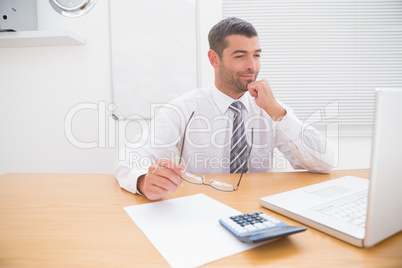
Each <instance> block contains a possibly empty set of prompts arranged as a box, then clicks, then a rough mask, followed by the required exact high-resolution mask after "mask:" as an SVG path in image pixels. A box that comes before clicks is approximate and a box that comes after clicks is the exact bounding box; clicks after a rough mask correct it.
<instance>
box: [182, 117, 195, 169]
mask: <svg viewBox="0 0 402 268" xmlns="http://www.w3.org/2000/svg"><path fill="white" fill-rule="evenodd" d="M193 115H194V111H193V112H192V113H191V115H190V118H189V119H188V121H187V124H186V126H185V128H184V133H183V144H182V146H181V150H180V158H179V164H181V158H182V156H183V149H184V142H185V141H186V132H187V127H188V124H189V123H190V120H191V118H192V117H193Z"/></svg>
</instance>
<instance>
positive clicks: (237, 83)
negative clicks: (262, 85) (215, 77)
mask: <svg viewBox="0 0 402 268" xmlns="http://www.w3.org/2000/svg"><path fill="white" fill-rule="evenodd" d="M244 74H254V79H252V80H244V79H243V80H242V79H241V77H240V76H241V75H244ZM219 75H220V78H221V81H222V84H223V85H224V86H225V87H226V88H228V89H230V90H231V91H234V92H235V93H238V94H240V93H244V92H247V91H248V89H247V86H248V84H250V83H251V82H254V81H255V80H256V79H257V76H258V72H253V71H249V72H238V73H232V72H230V71H229V70H228V69H227V68H226V66H225V65H224V64H222V65H221V66H220V68H219Z"/></svg>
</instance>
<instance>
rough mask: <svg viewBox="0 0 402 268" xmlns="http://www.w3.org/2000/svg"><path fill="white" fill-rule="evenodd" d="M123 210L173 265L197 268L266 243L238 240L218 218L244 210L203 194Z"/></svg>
mask: <svg viewBox="0 0 402 268" xmlns="http://www.w3.org/2000/svg"><path fill="white" fill-rule="evenodd" d="M124 209H125V210H126V212H127V213H128V215H129V216H130V217H131V219H132V220H133V221H134V222H135V223H136V224H137V225H138V227H139V228H140V229H141V231H142V232H143V233H144V234H145V235H146V236H147V237H148V239H149V240H150V241H151V243H152V244H153V245H154V246H155V248H156V249H157V250H158V251H159V252H160V253H161V255H162V256H163V257H164V258H165V260H166V261H167V262H168V263H169V265H170V266H172V267H198V266H200V265H203V264H206V263H209V262H212V261H214V260H218V259H221V258H224V257H227V256H230V255H233V254H236V253H239V252H242V251H245V250H248V249H251V248H254V247H256V246H259V245H261V244H264V243H266V242H261V243H257V244H245V243H242V242H240V241H239V240H237V238H236V237H235V236H234V235H232V234H231V233H230V232H229V231H228V230H226V229H225V228H224V227H223V226H222V225H221V224H220V223H219V221H218V220H219V219H221V218H224V217H228V216H233V215H237V214H241V212H239V211H237V210H235V209H233V208H231V207H228V206H226V205H224V204H222V203H220V202H218V201H216V200H214V199H212V198H210V197H208V196H206V195H204V194H196V195H191V196H186V197H179V198H175V199H170V200H165V201H159V202H154V203H149V204H143V205H135V206H130V207H125V208H124Z"/></svg>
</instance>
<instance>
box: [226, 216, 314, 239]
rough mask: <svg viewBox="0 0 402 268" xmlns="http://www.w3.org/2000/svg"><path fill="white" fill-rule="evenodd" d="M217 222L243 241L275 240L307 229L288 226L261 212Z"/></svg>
mask: <svg viewBox="0 0 402 268" xmlns="http://www.w3.org/2000/svg"><path fill="white" fill-rule="evenodd" d="M219 222H220V223H221V224H222V225H223V226H224V227H226V229H228V230H229V231H230V232H231V233H232V234H234V235H235V236H236V237H237V239H239V240H240V241H242V242H245V243H256V242H261V241H269V240H275V239H278V238H280V237H283V236H287V235H291V234H294V233H299V232H303V231H305V230H307V228H306V227H305V226H290V225H287V224H285V223H284V222H282V221H280V220H277V219H275V218H274V217H271V216H269V215H267V214H265V213H263V212H254V213H246V214H240V215H235V216H231V217H226V218H222V219H220V220H219Z"/></svg>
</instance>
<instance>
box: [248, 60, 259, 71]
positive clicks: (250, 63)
mask: <svg viewBox="0 0 402 268" xmlns="http://www.w3.org/2000/svg"><path fill="white" fill-rule="evenodd" d="M256 68H257V64H256V62H255V59H254V57H250V58H249V59H248V60H247V63H246V69H247V70H248V71H255V69H256Z"/></svg>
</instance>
